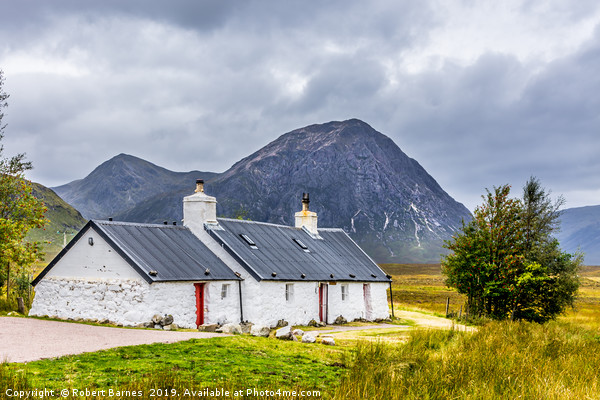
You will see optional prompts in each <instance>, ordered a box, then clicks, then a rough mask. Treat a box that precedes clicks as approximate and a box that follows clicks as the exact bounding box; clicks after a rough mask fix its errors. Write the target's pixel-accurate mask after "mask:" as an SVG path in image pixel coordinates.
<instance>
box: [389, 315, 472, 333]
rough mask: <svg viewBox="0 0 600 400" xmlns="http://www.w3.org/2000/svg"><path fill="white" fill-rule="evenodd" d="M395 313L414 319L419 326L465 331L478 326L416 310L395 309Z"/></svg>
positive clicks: (470, 330) (400, 316) (403, 317)
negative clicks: (459, 322) (458, 322)
mask: <svg viewBox="0 0 600 400" xmlns="http://www.w3.org/2000/svg"><path fill="white" fill-rule="evenodd" d="M395 315H396V317H398V318H402V319H408V320H411V321H414V322H415V324H417V326H419V327H424V328H437V329H452V328H454V329H456V330H460V331H465V332H474V331H476V330H477V328H475V327H472V326H466V325H462V324H457V323H456V322H454V321H452V320H451V319H448V318H442V317H436V316H435V315H429V314H424V313H420V312H416V311H403V310H401V311H395Z"/></svg>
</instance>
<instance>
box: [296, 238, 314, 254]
mask: <svg viewBox="0 0 600 400" xmlns="http://www.w3.org/2000/svg"><path fill="white" fill-rule="evenodd" d="M292 240H293V241H294V243H296V244H297V245H298V246H300V248H301V249H302V250H304V251H305V252H307V253H308V252H309V251H310V250H308V246H307V245H305V244H304V242H303V241H302V240H300V239H292Z"/></svg>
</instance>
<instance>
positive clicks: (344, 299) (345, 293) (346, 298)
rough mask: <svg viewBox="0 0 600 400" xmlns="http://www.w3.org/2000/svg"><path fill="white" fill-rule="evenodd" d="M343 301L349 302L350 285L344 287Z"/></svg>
mask: <svg viewBox="0 0 600 400" xmlns="http://www.w3.org/2000/svg"><path fill="white" fill-rule="evenodd" d="M341 288H342V301H346V300H348V285H342V286H341Z"/></svg>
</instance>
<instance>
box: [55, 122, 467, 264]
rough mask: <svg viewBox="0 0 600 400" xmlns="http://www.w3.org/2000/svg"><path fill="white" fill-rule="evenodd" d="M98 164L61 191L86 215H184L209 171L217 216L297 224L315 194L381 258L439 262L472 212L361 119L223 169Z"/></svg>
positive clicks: (292, 136) (307, 131)
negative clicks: (305, 196) (184, 205)
mask: <svg viewBox="0 0 600 400" xmlns="http://www.w3.org/2000/svg"><path fill="white" fill-rule="evenodd" d="M97 170H98V171H97ZM97 170H94V171H93V172H92V173H91V174H90V175H88V176H87V177H85V178H84V179H81V180H77V181H74V182H71V183H69V184H66V185H62V186H59V187H57V188H55V190H56V191H57V193H59V195H61V196H62V195H64V196H65V197H64V198H65V200H67V201H68V202H69V203H71V201H75V202H76V203H79V204H81V205H82V206H83V207H84V210H82V209H81V208H79V207H78V204H73V203H71V204H73V205H74V206H75V207H76V208H78V209H79V210H80V211H82V214H84V216H88V215H89V216H90V217H92V218H98V217H102V218H106V217H108V216H113V217H115V218H117V219H122V220H128V221H134V222H160V221H162V220H175V221H179V220H180V219H181V214H182V212H181V198H182V197H183V196H185V195H189V194H191V193H192V192H193V186H194V183H195V179H196V178H203V179H204V180H205V190H206V192H207V193H208V194H210V195H212V196H215V197H216V198H217V201H218V205H217V213H218V215H221V216H229V217H244V218H249V219H253V220H256V221H265V222H272V223H278V224H285V225H291V224H293V215H294V213H295V212H296V211H298V210H299V209H300V206H301V205H300V199H301V196H302V193H303V192H309V193H310V197H311V204H310V207H311V210H313V211H315V212H317V213H318V214H319V226H320V227H339V228H343V229H344V230H346V232H348V233H349V234H350V235H351V236H352V237H353V239H354V240H356V241H357V242H358V243H359V244H360V245H361V246H362V247H363V248H364V249H365V251H367V253H368V254H369V255H371V256H372V257H373V258H374V259H375V260H376V261H378V262H439V259H440V254H441V253H443V252H444V249H443V248H442V243H443V241H444V240H445V239H449V238H450V236H451V235H452V233H453V232H455V231H456V230H457V229H459V228H460V226H461V220H463V219H464V220H468V219H470V218H471V214H470V212H469V211H468V210H467V209H466V207H464V205H462V204H461V203H459V202H457V201H456V200H454V199H452V197H450V196H449V195H448V194H447V193H446V192H445V191H444V190H443V189H442V188H441V186H440V185H439V184H438V183H437V182H436V181H435V179H434V178H433V177H432V176H431V175H429V174H428V173H427V171H425V169H424V168H423V167H422V166H421V165H420V164H419V163H418V162H417V161H416V160H414V159H412V158H410V157H408V156H407V155H406V154H405V153H404V152H402V150H401V149H400V148H399V147H398V146H397V145H396V144H395V143H394V142H393V141H392V139H390V138H389V137H387V136H385V135H384V134H382V133H380V132H377V131H376V130H375V129H373V128H372V127H371V126H370V125H368V124H367V123H365V122H363V121H360V120H357V119H351V120H347V121H331V122H328V123H325V124H313V125H309V126H306V127H303V128H299V129H296V130H293V131H290V132H287V133H285V134H283V135H281V136H279V137H278V138H277V139H275V140H273V141H272V142H270V143H269V144H267V145H266V146H264V147H263V148H261V149H259V150H258V151H256V152H254V153H252V154H250V155H249V156H247V157H244V158H243V159H241V160H240V161H238V162H236V163H235V164H233V165H232V167H231V168H229V169H228V170H227V171H225V172H223V173H220V174H216V173H211V172H200V171H191V172H189V173H173V172H171V171H168V170H165V169H164V168H162V167H158V166H155V165H154V164H151V163H148V162H147V161H145V160H141V159H137V158H136V157H133V156H128V155H123V154H121V155H118V156H116V157H113V158H112V159H111V160H108V161H106V162H105V163H103V164H101V165H100V166H99V167H98V168H97ZM165 179H166V180H168V183H167V182H165V181H164V180H165ZM74 190H79V193H77V194H74V193H73V191H74ZM90 197H95V198H94V199H90ZM109 200H110V201H111V202H112V203H111V204H108V205H107V204H104V202H107V201H109ZM100 214H101V215H100Z"/></svg>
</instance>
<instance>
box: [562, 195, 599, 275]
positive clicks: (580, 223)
mask: <svg viewBox="0 0 600 400" xmlns="http://www.w3.org/2000/svg"><path fill="white" fill-rule="evenodd" d="M560 220H561V226H560V227H561V230H560V232H558V233H557V234H556V238H557V239H558V241H559V242H560V245H561V248H562V249H563V250H564V251H566V252H568V253H574V252H576V251H578V250H580V251H582V252H583V253H584V256H585V257H584V261H585V264H587V265H600V206H588V207H577V208H568V209H566V210H564V211H563V213H562V215H561V218H560Z"/></svg>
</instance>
